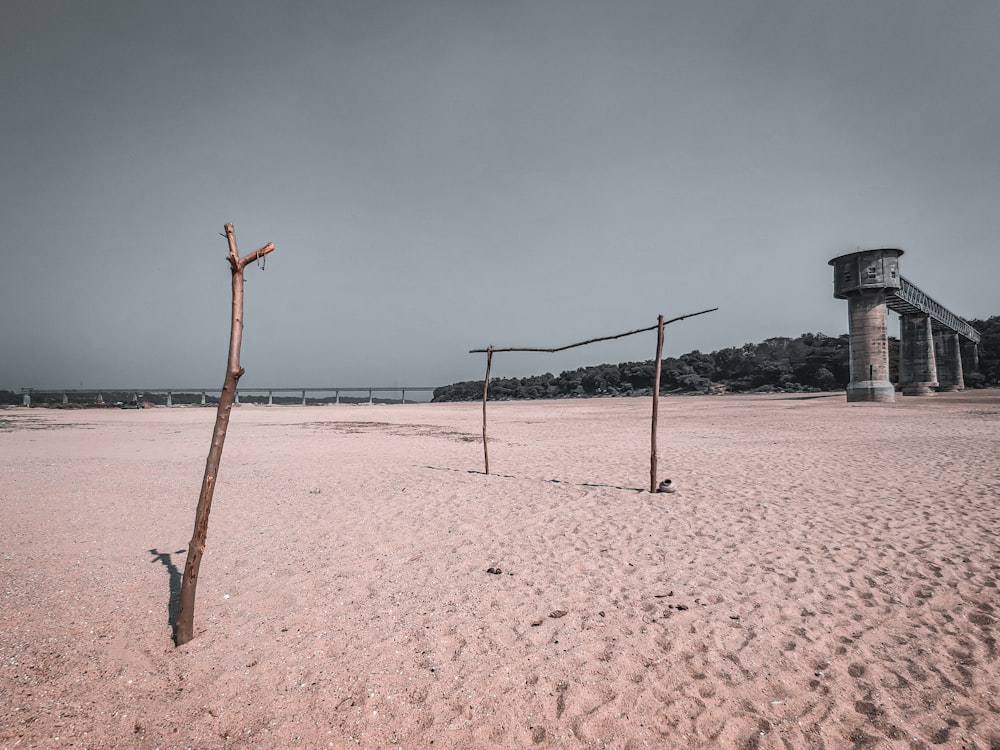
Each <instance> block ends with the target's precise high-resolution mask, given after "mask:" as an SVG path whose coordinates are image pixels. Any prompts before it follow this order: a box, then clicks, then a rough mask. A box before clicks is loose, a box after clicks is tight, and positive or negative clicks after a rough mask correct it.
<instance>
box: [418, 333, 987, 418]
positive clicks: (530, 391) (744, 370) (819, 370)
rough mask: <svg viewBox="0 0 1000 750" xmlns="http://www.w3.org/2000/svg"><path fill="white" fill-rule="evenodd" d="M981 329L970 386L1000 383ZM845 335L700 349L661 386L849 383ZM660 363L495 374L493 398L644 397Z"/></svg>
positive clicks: (732, 388)
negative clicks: (516, 375) (521, 375)
mask: <svg viewBox="0 0 1000 750" xmlns="http://www.w3.org/2000/svg"><path fill="white" fill-rule="evenodd" d="M969 322H970V323H971V324H972V325H973V326H974V327H975V328H976V329H977V330H978V331H979V332H980V333H981V334H982V342H981V343H980V354H979V370H978V371H977V372H966V373H965V383H966V387H971V388H976V387H984V386H987V385H996V384H998V383H1000V316H994V317H991V318H989V319H987V320H971V321H969ZM849 357H850V343H849V337H848V335H847V334H844V335H841V336H827V335H825V334H823V333H804V334H802V335H800V336H798V337H797V338H787V337H774V338H769V339H765V340H764V341H762V342H760V343H757V344H744V345H743V346H740V347H729V348H726V349H720V350H718V351H715V352H711V353H707V354H706V353H703V352H701V351H698V350H695V351H692V352H688V353H687V354H682V355H681V356H679V357H667V358H665V359H664V360H663V362H662V369H661V376H660V392H661V393H688V394H699V393H700V394H710V393H748V392H756V393H768V392H779V391H780V392H818V391H832V390H839V389H842V388H846V387H847V384H848V382H849V381H850V361H849ZM889 362H890V379H891V380H892V381H893V382H898V372H897V370H898V364H899V340H898V339H895V338H890V339H889ZM655 366H656V362H655V361H654V360H652V359H650V360H646V361H644V362H620V363H618V364H616V365H615V364H601V365H593V366H590V367H580V368H577V369H576V370H566V371H563V372H562V373H560V374H559V375H553V374H552V373H549V372H547V373H545V374H543V375H532V376H530V377H524V378H493V379H492V380H490V388H489V397H490V398H491V399H494V400H498V401H500V400H508V399H540V398H568V397H588V396H643V395H651V394H652V392H653V378H654V375H655ZM482 397H483V382H482V381H481V380H467V381H463V382H460V383H453V384H451V385H446V386H442V387H440V388H437V389H435V390H434V398H433V400H434V401H439V402H440V401H476V400H479V399H482Z"/></svg>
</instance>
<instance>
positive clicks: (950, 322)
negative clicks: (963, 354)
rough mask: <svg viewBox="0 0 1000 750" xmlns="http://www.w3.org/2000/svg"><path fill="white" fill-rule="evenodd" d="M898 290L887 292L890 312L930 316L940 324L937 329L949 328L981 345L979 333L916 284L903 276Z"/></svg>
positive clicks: (888, 290)
mask: <svg viewBox="0 0 1000 750" xmlns="http://www.w3.org/2000/svg"><path fill="white" fill-rule="evenodd" d="M899 282H900V284H899V288H898V289H887V290H886V295H885V296H886V300H885V302H886V305H887V306H888V307H889V309H890V310H894V311H895V312H898V313H899V314H901V315H912V314H913V313H924V314H925V315H929V316H930V317H931V320H933V321H934V322H936V323H937V324H938V326H937V327H939V328H940V327H944V328H948V329H950V330H952V331H955V332H956V333H958V334H959V335H962V336H965V338H967V339H969V340H970V341H974V342H975V343H977V344H978V343H979V341H980V339H981V338H982V336H981V335H980V333H979V331H977V330H976V329H975V328H973V327H972V326H971V325H969V323H968V322H967V321H965V320H963V319H962V318H960V317H958V316H957V315H955V313H953V312H951V310H949V309H947V308H946V307H945V306H944V305H942V304H940V303H939V302H936V301H934V300H933V299H931V297H930V295H928V294H927V293H926V292H923V291H921V290H920V289H919V288H917V286H916V285H915V284H913V283H912V282H911V281H908V280H907V279H905V278H903V277H902V276H901V277H900V278H899Z"/></svg>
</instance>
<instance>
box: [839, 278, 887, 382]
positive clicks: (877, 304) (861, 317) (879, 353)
mask: <svg viewBox="0 0 1000 750" xmlns="http://www.w3.org/2000/svg"><path fill="white" fill-rule="evenodd" d="M887 315H888V310H887V308H886V306H885V291H884V290H882V289H867V290H865V291H863V292H860V293H857V294H854V295H852V296H851V297H850V298H848V301H847V316H848V322H849V327H850V345H851V382H850V383H849V384H848V385H847V400H848V401H881V402H891V401H894V400H895V398H896V391H895V389H894V388H893V385H892V383H891V382H889V346H888V343H887V341H888V339H887V337H886V316H887Z"/></svg>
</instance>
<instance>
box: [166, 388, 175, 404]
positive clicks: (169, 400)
mask: <svg viewBox="0 0 1000 750" xmlns="http://www.w3.org/2000/svg"><path fill="white" fill-rule="evenodd" d="M173 405H174V394H173V393H171V392H170V391H167V406H173Z"/></svg>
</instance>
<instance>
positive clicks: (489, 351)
mask: <svg viewBox="0 0 1000 750" xmlns="http://www.w3.org/2000/svg"><path fill="white" fill-rule="evenodd" d="M492 364H493V345H492V344H490V345H489V346H488V347H486V377H485V378H484V379H483V460H484V461H485V463H486V473H487V474H489V473H490V449H489V446H488V445H487V440H486V396H487V395H488V394H489V392H490V365H492Z"/></svg>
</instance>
